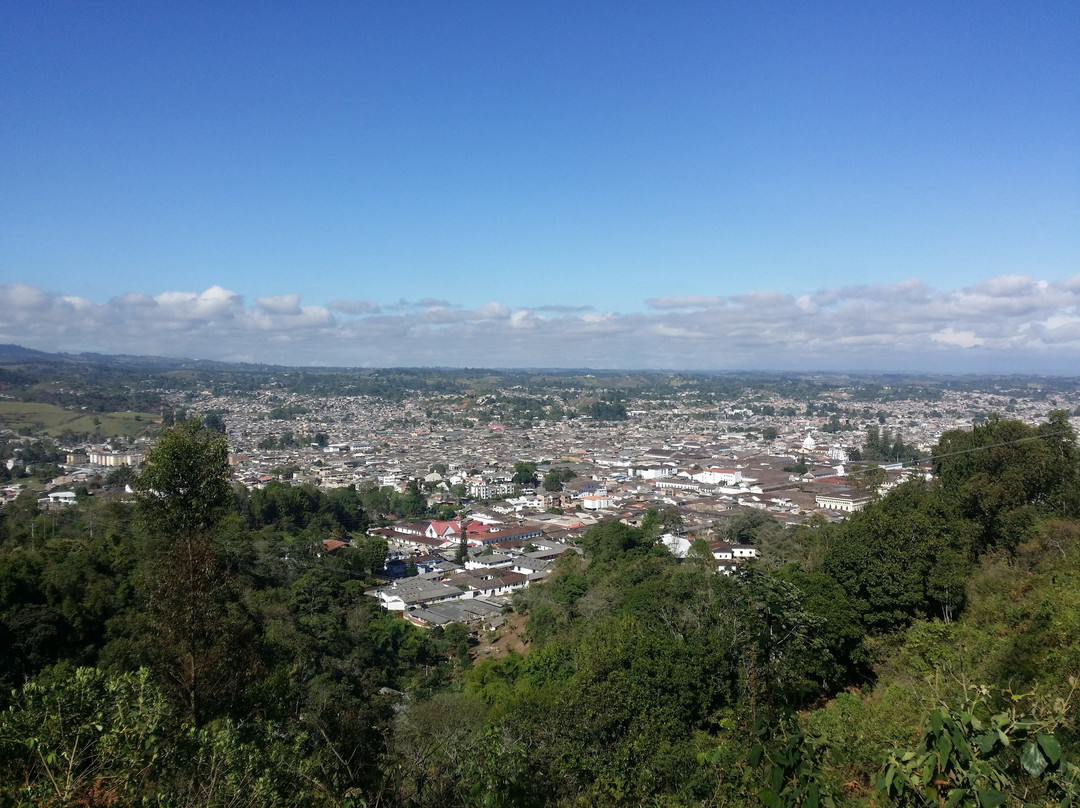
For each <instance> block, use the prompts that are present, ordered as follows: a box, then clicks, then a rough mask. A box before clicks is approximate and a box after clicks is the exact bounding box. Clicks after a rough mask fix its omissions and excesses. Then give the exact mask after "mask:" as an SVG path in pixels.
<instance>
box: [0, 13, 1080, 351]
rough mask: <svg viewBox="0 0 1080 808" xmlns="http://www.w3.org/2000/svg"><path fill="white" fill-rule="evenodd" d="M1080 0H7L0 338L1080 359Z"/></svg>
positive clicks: (2, 50)
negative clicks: (223, 0) (298, 0)
mask: <svg viewBox="0 0 1080 808" xmlns="http://www.w3.org/2000/svg"><path fill="white" fill-rule="evenodd" d="M1078 305H1080V4H1077V3H1075V2H1062V3H1033V4H1019V3H994V2H947V3H945V2H943V3H905V4H899V3H890V4H886V3H876V2H851V3H828V2H821V3H781V2H763V3H749V2H746V3H700V2H681V3H660V2H654V3H645V2H633V3H569V2H568V3H559V2H545V3H534V4H525V3H475V2H462V3H442V2H438V3H436V2H411V3H355V2H350V3H329V2H321V3H320V2H315V3H310V4H295V3H240V2H236V3H227V4H216V3H183V4H180V3H176V4H170V3H124V2H109V3H93V2H79V3H22V4H15V3H9V4H5V5H4V6H3V8H2V9H0V341H3V342H18V343H21V344H25V345H31V346H32V347H38V348H43V349H47V350H105V351H110V352H127V353H149V352H153V353H161V354H168V355H184V356H195V357H204V358H218V359H248V360H257V361H271V362H282V363H304V364H335V365H357V366H360V365H366V366H371V365H386V364H409V365H470V366H479V365H498V366H584V365H588V366H592V367H663V368H675V367H689V368H725V367H738V368H763V369H784V368H813V367H821V368H835V367H841V368H850V369H880V370H893V369H929V370H955V371H957V372H963V371H968V370H971V369H979V370H994V371H997V370H1000V371H1006V372H1007V371H1011V370H1029V369H1038V370H1045V371H1050V372H1075V368H1076V367H1077V364H1076V362H1077V359H1080V308H1078Z"/></svg>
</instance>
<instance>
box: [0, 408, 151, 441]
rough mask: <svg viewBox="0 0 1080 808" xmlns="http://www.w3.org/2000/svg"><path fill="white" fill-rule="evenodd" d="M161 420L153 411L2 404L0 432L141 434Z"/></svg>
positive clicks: (55, 434) (52, 434) (0, 409)
mask: <svg viewBox="0 0 1080 808" xmlns="http://www.w3.org/2000/svg"><path fill="white" fill-rule="evenodd" d="M158 419H159V416H157V415H156V414H154V413H149V412H95V413H87V412H85V411H83V410H68V409H64V408H63V407H57V406H56V405H55V404H41V403H36V402H24V401H0V429H14V430H16V431H18V432H21V431H23V430H25V429H31V430H33V431H34V432H35V433H37V434H45V435H50V436H52V437H56V436H58V435H60V434H61V433H63V432H65V431H67V430H70V431H72V432H74V433H76V434H84V433H85V434H88V435H100V436H101V437H109V436H112V435H133V436H134V435H139V434H142V433H143V432H145V431H147V430H148V429H149V428H150V427H151V426H153V425H154V423H155V422H156V421H157V420H158Z"/></svg>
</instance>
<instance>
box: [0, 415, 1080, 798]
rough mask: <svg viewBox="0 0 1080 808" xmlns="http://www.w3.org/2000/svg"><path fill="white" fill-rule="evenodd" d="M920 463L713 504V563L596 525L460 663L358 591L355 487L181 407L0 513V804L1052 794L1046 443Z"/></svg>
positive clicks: (1079, 590)
mask: <svg viewBox="0 0 1080 808" xmlns="http://www.w3.org/2000/svg"><path fill="white" fill-rule="evenodd" d="M933 466H934V475H933V478H932V479H931V480H928V481H915V482H909V483H906V484H904V485H902V486H900V487H898V488H896V489H894V490H892V491H891V492H889V493H888V494H886V495H884V496H881V497H877V498H875V499H874V500H872V501H871V502H870V504H869V505H868V506H867V507H866V508H865V509H864V510H862V511H861V512H859V513H856V514H853V515H851V516H850V517H849V518H848V519H847V520H845V521H843V522H840V523H837V524H827V523H825V522H823V521H812V522H809V523H807V524H804V525H801V526H798V527H795V528H791V529H787V530H784V529H779V528H778V527H777V526H775V525H774V524H771V523H770V520H769V519H767V518H754V519H744V520H741V521H738V522H736V523H733V525H732V527H730V528H729V530H733V531H737V532H738V536H737V538H738V539H739V540H741V541H751V542H758V543H760V544H761V545H762V547H763V549H764V550H765V551H766V552H765V553H764V556H765V558H764V559H763V561H762V562H754V563H752V564H750V565H748V566H745V567H743V568H741V569H740V574H737V575H732V576H725V575H720V574H718V573H717V572H716V567H715V564H714V562H713V561H712V558H711V555H710V554H709V553H708V551H707V549H705V548H703V547H702V544H701V543H697V544H695V545H694V546H693V547H692V548H691V551H690V554H689V556H688V557H687V559H685V560H684V561H678V560H676V559H675V558H673V557H672V556H671V555H670V554H669V553H668V551H667V550H666V549H665V548H664V546H663V545H659V544H657V543H656V539H657V536H658V534H659V532H660V530H661V523H662V519H661V515H659V514H651V515H650V517H649V518H647V519H646V520H644V522H643V524H642V525H641V527H630V526H628V525H626V524H623V523H621V522H614V521H612V522H603V523H601V524H599V525H597V526H596V527H595V528H593V529H592V530H590V531H589V532H588V533H587V534H586V535H585V536H584V538H583V540H582V549H583V553H582V554H581V555H577V554H568V555H566V556H564V557H563V558H561V559H560V560H559V562H558V565H557V569H556V571H555V572H554V573H553V574H552V576H551V577H550V578H549V579H548V580H547V582H545V583H543V584H538V585H533V586H531V587H529V588H528V589H525V590H523V592H522V593H521V595H520V596H519V598H518V600H517V602H516V603H515V607H514V608H515V612H516V615H514V616H515V617H519V618H520V619H522V620H526V621H527V623H526V626H527V629H526V630H527V635H528V639H529V641H530V643H529V650H528V653H526V654H513V653H511V654H510V655H509V656H505V657H503V658H500V659H485V660H483V661H480V662H475V663H474V662H473V661H472V660H471V659H470V655H469V637H468V634H467V632H466V631H465V630H464V628H463V627H462V626H458V625H452V626H450V627H449V628H447V629H445V630H442V629H435V630H423V629H420V628H417V627H415V626H413V625H411V624H409V623H407V622H406V621H404V620H402V619H400V618H399V617H395V616H393V615H390V614H387V613H385V612H383V611H382V610H381V609H380V608H379V607H378V606H377V605H376V603H375V602H374V601H373V600H372V599H370V598H367V597H365V596H364V594H363V591H364V589H365V586H366V585H367V583H368V582H369V580H370V578H369V576H370V574H371V572H372V570H374V569H377V568H378V565H379V557H378V552H379V548H378V547H377V546H375V545H374V544H373V543H371V542H369V541H366V540H365V539H364V537H363V533H364V530H365V529H366V528H367V525H368V524H369V523H370V522H371V520H372V518H373V516H375V515H376V514H374V513H372V512H370V510H369V507H365V506H366V505H367V506H374V505H375V504H376V503H375V502H374V501H373V500H371V499H370V498H369V499H367V500H365V498H364V497H365V495H362V494H361V493H359V492H355V491H351V490H349V489H344V490H342V491H340V492H334V493H331V494H327V493H323V492H320V491H317V490H316V489H312V488H302V487H298V488H295V489H291V488H289V487H287V486H281V485H278V486H275V487H272V488H268V489H266V490H265V491H253V492H248V491H247V490H245V489H243V488H241V487H233V486H231V485H230V483H229V479H228V468H227V462H226V444H225V440H224V438H223V437H222V436H221V435H220V433H218V432H216V431H214V430H210V429H206V428H204V427H202V425H201V424H200V423H199V422H198V421H197V420H189V421H185V422H183V423H180V424H177V425H175V426H173V427H171V428H169V429H167V430H166V431H164V432H163V434H162V436H161V438H160V439H159V441H158V443H157V444H156V446H155V448H154V449H153V450H152V451H151V452H149V453H148V456H147V462H146V465H145V467H144V470H143V471H142V472H141V473H140V474H139V475H138V476H137V477H136V478H135V481H134V483H135V489H136V497H135V501H134V502H133V503H128V502H125V501H123V500H122V499H116V498H110V497H107V496H104V495H103V494H102V495H96V496H92V497H85V496H84V497H81V498H80V500H81V501H80V502H79V504H78V505H76V506H73V507H71V508H68V509H64V510H61V511H58V512H48V513H41V512H39V510H38V506H37V501H36V499H35V498H33V497H31V496H23V497H20V498H19V499H17V500H16V501H15V502H14V503H12V504H10V505H8V506H6V507H5V508H4V509H3V510H2V511H0V708H2V712H0V804H3V805H35V806H40V805H55V806H61V805H64V806H66V805H83V806H128V805H132V806H134V805H139V806H148V805H159V806H194V805H200V806H201V805H211V806H216V805H220V806H241V805H250V806H307V805H314V806H322V805H325V806H376V805H379V806H417V807H418V806H473V805H475V806H500V805H505V806H519V805H520V806H530V805H536V806H541V805H565V806H577V805H581V806H584V805H612V806H614V805H655V806H693V805H707V806H741V805H765V806H769V808H773V807H774V806H810V807H811V808H812V807H813V806H828V805H854V806H871V805H873V806H885V805H898V806H908V805H915V806H921V805H926V806H959V805H979V806H998V805H1016V806H1020V805H1029V804H1034V805H1071V804H1074V803H1075V802H1077V801H1080V770H1078V768H1077V766H1076V761H1077V759H1078V757H1077V756H1078V753H1080V740H1078V736H1077V719H1078V712H1077V693H1076V691H1077V687H1078V677H1080V523H1078V522H1077V521H1076V520H1077V519H1078V517H1080V513H1078V511H1080V450H1078V448H1077V443H1076V436H1075V434H1074V433H1073V431H1072V429H1071V427H1070V426H1069V423H1068V419H1067V415H1066V414H1065V413H1063V412H1056V413H1054V414H1052V415H1051V417H1050V418H1049V419H1048V421H1047V422H1046V423H1044V424H1041V425H1039V426H1034V427H1032V426H1028V425H1025V424H1023V423H1021V422H1019V421H1011V420H1006V419H1001V418H997V417H991V418H989V419H987V420H986V421H985V423H983V424H981V425H979V426H977V427H976V428H975V429H974V430H972V431H954V432H949V433H946V434H945V435H944V436H943V437H942V439H941V441H940V442H939V444H938V446H937V447H936V449H935V451H934V456H933ZM367 496H369V497H370V492H369V493H368V494H367ZM398 504H399V505H401V506H402V507H405V506H404V504H403V503H398ZM386 507H389V506H388V505H386ZM332 536H351V537H352V538H353V539H354V542H353V547H352V548H351V549H350V550H349V551H347V552H346V553H344V554H342V555H336V556H326V555H323V554H321V553H318V552H317V551H316V550H317V548H318V547H319V544H320V542H321V541H322V540H323V539H326V538H329V537H332Z"/></svg>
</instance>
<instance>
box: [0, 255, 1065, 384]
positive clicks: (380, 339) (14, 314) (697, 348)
mask: <svg viewBox="0 0 1080 808" xmlns="http://www.w3.org/2000/svg"><path fill="white" fill-rule="evenodd" d="M537 303H538V305H534V306H529V307H522V308H517V309H511V308H510V307H508V306H506V305H504V304H503V303H500V302H498V301H490V302H486V303H481V304H479V305H476V304H474V305H473V306H469V305H461V304H454V303H450V302H449V301H445V300H436V299H429V300H421V301H418V302H417V303H409V302H408V301H405V300H401V301H390V302H388V303H385V304H381V305H380V304H379V303H375V302H370V301H352V302H349V301H341V300H335V301H333V302H332V303H330V304H329V305H326V306H323V305H304V304H303V303H302V301H301V297H300V295H299V294H284V295H276V296H263V297H256V298H254V303H252V304H245V302H244V299H243V298H242V297H241V296H240V295H239V294H236V293H235V292H232V291H229V290H228V289H225V288H223V287H221V286H212V287H210V288H209V289H206V290H205V291H203V292H192V291H177V290H171V291H166V292H160V293H157V294H152V293H147V292H143V291H133V292H129V293H128V294H125V295H121V296H118V297H114V298H112V299H110V300H109V301H108V302H107V303H95V302H93V301H90V300H86V299H84V298H81V297H75V296H71V295H65V294H58V293H53V292H48V291H45V290H42V289H40V288H38V287H35V286H32V285H28V284H11V285H7V286H0V342H14V343H18V344H23V345H27V346H29V347H34V348H41V349H44V350H63V351H81V350H95V351H104V352H113V353H141V354H162V355H172V356H189V357H198V358H210V359H227V360H228V359H244V360H249V361H262V362H277V363H284V364H322V365H325V364H333V365H344V366H380V365H448V366H466V365H467V366H473V367H476V366H485V365H486V366H502V367H513V366H517V367H520V366H548V367H553V366H568V367H582V366H592V367H666V368H673V367H683V368H700V369H709V368H725V367H726V368H755V367H758V368H775V369H784V368H822V369H829V368H850V369H858V368H867V369H882V370H886V369H920V368H923V369H932V370H946V371H947V370H953V371H956V372H967V371H970V370H976V369H981V370H999V371H1002V372H1007V371H1020V370H1035V369H1038V370H1044V371H1050V372H1066V373H1067V372H1075V371H1074V368H1075V367H1076V366H1077V362H1078V360H1080V276H1078V277H1074V278H1070V279H1066V280H1062V281H1045V280H1039V279H1034V278H1030V277H1027V276H1022V275H1006V276H1001V277H997V278H988V279H987V280H985V281H983V282H980V283H978V284H974V285H972V286H969V287H966V288H964V289H956V290H935V289H932V288H931V287H929V286H927V285H926V284H925V283H923V282H922V281H920V280H917V279H913V280H908V281H904V282H902V283H897V284H891V285H890V284H866V285H860V286H849V287H842V288H838V289H819V290H816V291H805V290H803V291H801V292H800V293H799V294H798V295H793V294H788V293H787V292H783V291H777V290H759V291H756V292H752V293H748V294H741V295H735V296H730V297H722V296H716V295H702V294H685V295H670V296H666V297H655V298H651V299H650V300H648V301H646V309H645V310H644V311H638V312H629V313H617V312H612V311H602V310H592V309H591V308H590V307H587V306H567V305H565V304H559V303H553V304H545V303H544V302H543V301H537ZM334 311H338V312H342V313H344V314H348V315H351V316H348V317H345V318H344V319H342V320H340V321H339V320H338V319H337V318H336V317H335V316H334V313H333V312H334ZM973 363H975V364H973Z"/></svg>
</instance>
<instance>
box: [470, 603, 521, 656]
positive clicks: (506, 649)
mask: <svg viewBox="0 0 1080 808" xmlns="http://www.w3.org/2000/svg"><path fill="white" fill-rule="evenodd" d="M528 622H529V618H528V617H526V616H524V615H520V614H508V615H506V622H505V623H503V624H502V625H501V626H500V627H499V628H497V629H496V630H495V631H481V632H480V641H479V642H478V643H477V644H476V645H474V646H473V647H472V648H470V649H469V656H470V657H472V660H473V662H476V661H478V660H481V659H502V658H503V657H504V656H506V655H507V654H509V653H510V652H511V651H517V652H518V653H519V654H527V653H529V643H528V641H527V640H526V639H525V636H524V634H525V626H526V624H527V623H528Z"/></svg>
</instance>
